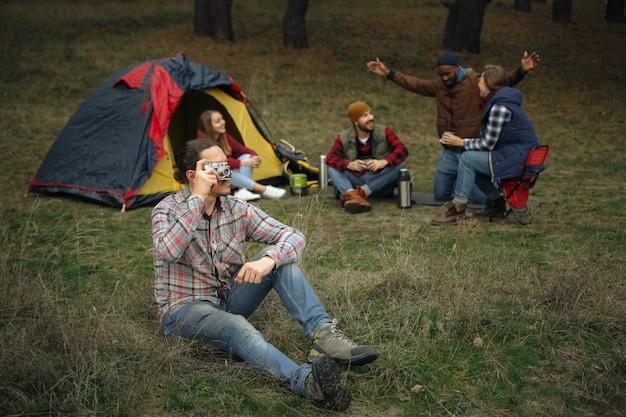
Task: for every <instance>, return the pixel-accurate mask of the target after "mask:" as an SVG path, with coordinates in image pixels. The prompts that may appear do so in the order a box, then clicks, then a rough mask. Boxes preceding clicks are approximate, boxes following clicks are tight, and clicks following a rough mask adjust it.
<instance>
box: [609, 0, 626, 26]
mask: <svg viewBox="0 0 626 417" xmlns="http://www.w3.org/2000/svg"><path fill="white" fill-rule="evenodd" d="M604 20H606V21H607V22H611V23H624V22H626V18H624V0H608V1H607V2H606V14H605V15H604Z"/></svg>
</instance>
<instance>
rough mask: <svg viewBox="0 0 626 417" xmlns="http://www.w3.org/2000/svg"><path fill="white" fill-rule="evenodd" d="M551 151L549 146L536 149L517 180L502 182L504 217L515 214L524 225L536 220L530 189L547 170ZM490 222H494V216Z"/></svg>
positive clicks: (530, 154) (531, 153)
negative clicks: (530, 198) (530, 201)
mask: <svg viewBox="0 0 626 417" xmlns="http://www.w3.org/2000/svg"><path fill="white" fill-rule="evenodd" d="M549 151H550V147H549V146H548V145H542V146H536V147H534V148H533V149H531V151H530V153H529V154H528V158H526V163H525V164H524V168H523V170H522V173H521V174H520V175H519V176H518V177H517V178H511V179H505V180H502V181H500V192H501V193H502V196H503V198H504V201H505V202H506V204H507V211H506V213H505V214H504V217H506V216H507V215H509V214H510V213H513V215H514V216H515V218H516V219H517V221H518V222H519V223H520V224H522V225H528V224H530V223H531V222H532V221H533V220H534V218H533V214H532V212H531V210H530V208H529V207H528V196H529V194H530V189H531V188H533V187H534V186H535V183H536V182H537V179H538V178H539V174H540V173H541V172H543V171H544V170H545V166H544V163H545V161H546V158H547V157H548V152H549ZM522 217H524V219H523V218H522ZM489 220H493V216H492V217H490V218H489Z"/></svg>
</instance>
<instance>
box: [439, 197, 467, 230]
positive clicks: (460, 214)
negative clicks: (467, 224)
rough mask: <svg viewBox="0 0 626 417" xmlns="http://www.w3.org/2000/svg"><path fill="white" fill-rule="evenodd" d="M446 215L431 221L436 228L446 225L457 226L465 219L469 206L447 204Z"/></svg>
mask: <svg viewBox="0 0 626 417" xmlns="http://www.w3.org/2000/svg"><path fill="white" fill-rule="evenodd" d="M445 208H446V214H444V215H443V216H440V217H435V218H434V219H432V220H431V221H430V223H431V224H433V225H435V226H441V225H445V224H457V223H458V222H459V221H461V220H463V219H465V210H467V204H454V203H452V202H450V203H448V204H446V207H445Z"/></svg>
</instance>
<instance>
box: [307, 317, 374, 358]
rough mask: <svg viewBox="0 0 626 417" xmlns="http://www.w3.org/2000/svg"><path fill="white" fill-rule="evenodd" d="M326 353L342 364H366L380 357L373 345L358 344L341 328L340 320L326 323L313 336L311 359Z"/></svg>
mask: <svg viewBox="0 0 626 417" xmlns="http://www.w3.org/2000/svg"><path fill="white" fill-rule="evenodd" d="M321 354H326V355H328V356H329V357H330V358H331V359H333V360H335V361H337V362H339V363H340V364H342V365H354V366H357V365H365V364H367V363H370V362H372V361H374V360H376V358H377V357H378V353H377V352H376V349H374V348H373V347H371V346H365V345H357V344H356V343H354V342H353V341H352V340H350V338H349V337H348V336H346V335H345V333H343V332H342V331H341V329H340V328H339V322H338V321H337V319H334V320H333V321H332V323H325V324H322V326H321V327H320V328H319V330H318V331H317V333H315V336H313V347H312V349H311V353H310V354H309V360H312V358H315V357H316V356H318V355H321Z"/></svg>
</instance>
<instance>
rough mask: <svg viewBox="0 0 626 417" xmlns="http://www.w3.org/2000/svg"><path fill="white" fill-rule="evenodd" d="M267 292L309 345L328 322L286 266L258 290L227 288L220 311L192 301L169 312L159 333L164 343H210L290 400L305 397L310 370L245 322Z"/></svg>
mask: <svg viewBox="0 0 626 417" xmlns="http://www.w3.org/2000/svg"><path fill="white" fill-rule="evenodd" d="M259 256H262V253H261V254H259ZM272 289H274V290H275V291H276V293H277V294H278V296H279V297H280V300H281V301H282V303H283V304H284V306H285V308H286V309H287V311H288V312H289V314H290V315H291V316H292V317H293V318H294V319H295V320H296V321H297V322H298V323H300V325H301V326H302V329H303V331H304V334H305V336H306V337H308V338H309V340H311V341H312V340H313V335H314V334H315V332H316V331H317V330H318V329H319V327H320V326H321V325H322V324H324V323H329V322H330V321H331V320H330V318H329V316H328V314H327V313H326V311H325V310H324V308H323V307H322V305H321V304H320V302H319V300H318V298H317V296H316V295H315V292H314V290H313V288H312V287H311V285H310V284H309V282H308V281H307V279H306V278H305V277H304V275H303V274H302V271H301V270H300V268H299V267H298V265H297V264H295V263H291V264H287V265H282V266H280V267H278V268H277V269H276V270H274V271H272V272H271V273H269V274H268V275H266V276H265V277H263V280H262V282H261V283H259V284H245V285H238V284H237V283H235V282H233V283H232V285H231V291H230V293H229V295H228V299H227V301H226V303H225V304H224V305H221V306H220V305H215V304H213V303H210V302H208V301H194V302H189V303H184V304H182V305H179V306H177V307H175V308H174V309H173V310H171V311H170V312H168V313H166V314H165V316H164V317H163V318H162V319H161V325H162V327H163V331H164V332H165V334H166V336H168V337H169V338H173V339H176V338H179V337H181V338H184V339H190V340H191V339H197V340H202V341H204V342H207V343H211V344H213V345H215V346H216V347H217V348H219V349H221V350H223V351H226V352H230V353H233V354H234V355H236V356H237V357H239V358H240V359H241V360H243V361H245V362H247V363H249V364H251V365H252V366H253V367H254V368H256V369H258V370H261V371H264V372H266V373H268V374H270V375H273V376H275V377H277V378H280V379H281V380H284V381H286V382H288V383H289V386H290V388H291V390H292V391H293V392H295V393H296V394H305V393H306V386H305V381H306V377H307V376H308V375H309V373H311V365H310V364H308V363H305V364H301V365H298V364H296V363H295V362H294V361H293V360H291V359H290V358H288V357H287V356H285V354H283V353H282V352H281V351H279V350H278V349H276V348H275V347H274V346H273V345H271V344H270V343H268V342H267V341H266V340H265V338H264V337H263V335H262V334H261V333H260V332H259V331H258V330H257V329H256V328H255V327H254V326H253V325H252V324H251V323H250V322H248V320H247V317H249V316H250V315H251V314H252V313H253V312H254V311H255V310H256V309H257V308H258V307H259V306H260V305H261V303H262V301H263V300H264V299H265V297H266V296H267V294H268V293H269V291H270V290H272Z"/></svg>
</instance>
